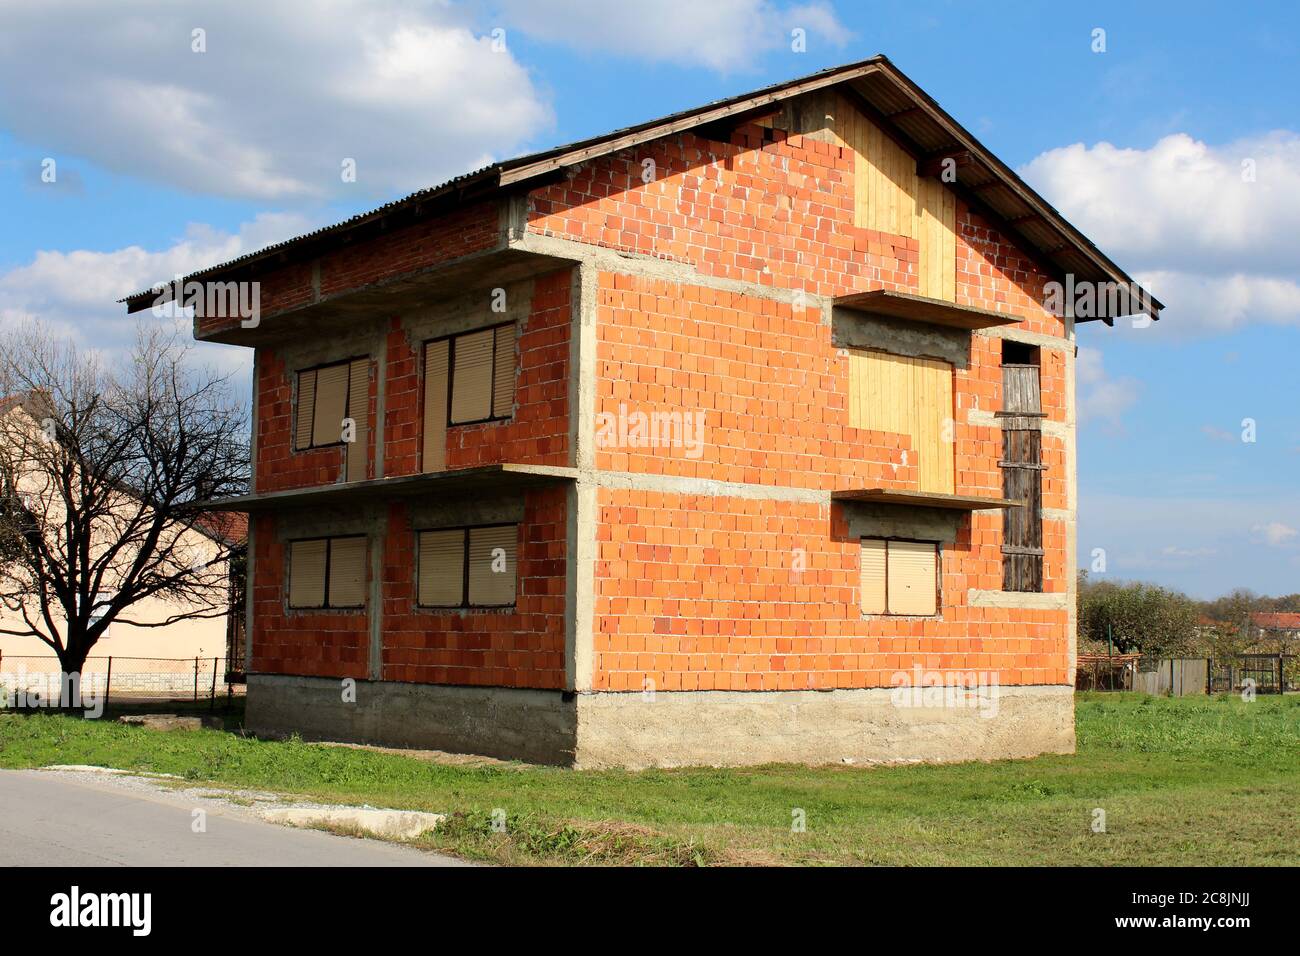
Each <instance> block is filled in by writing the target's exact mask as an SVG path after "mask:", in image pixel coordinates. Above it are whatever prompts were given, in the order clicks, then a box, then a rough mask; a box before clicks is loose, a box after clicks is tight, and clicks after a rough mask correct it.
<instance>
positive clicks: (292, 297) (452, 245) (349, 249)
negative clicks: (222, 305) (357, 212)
mask: <svg viewBox="0 0 1300 956" xmlns="http://www.w3.org/2000/svg"><path fill="white" fill-rule="evenodd" d="M500 239H501V224H500V216H499V210H498V206H497V203H496V202H484V203H479V204H478V205H474V206H468V207H466V208H464V209H460V210H456V211H454V212H451V213H449V214H447V215H446V216H442V217H440V218H436V219H429V220H425V221H423V222H418V223H415V224H413V225H410V226H404V227H402V228H400V229H394V230H393V231H392V232H388V233H384V234H383V235H381V236H378V237H377V238H372V239H369V240H367V241H365V242H362V243H354V244H349V245H345V246H342V247H340V248H338V249H335V250H333V251H330V252H327V253H325V254H324V255H323V256H321V257H320V272H319V283H320V295H321V297H322V298H325V297H328V296H331V295H336V294H337V293H339V292H343V291H346V290H347V289H350V288H353V287H356V286H365V285H371V284H373V283H375V282H381V281H383V280H385V279H392V278H395V277H397V276H401V275H404V274H407V273H411V272H416V271H418V270H420V269H425V268H428V267H429V266H434V265H437V264H438V263H441V262H449V261H451V260H453V259H458V258H460V257H461V256H466V255H469V254H470V253H473V252H481V251H483V250H485V249H491V248H492V247H493V246H495V245H497V244H498V242H499V241H500ZM313 271H314V270H313V264H312V263H311V262H294V263H289V264H288V265H284V266H280V267H279V268H274V269H268V270H266V271H265V272H259V273H257V274H256V275H254V276H253V280H255V281H257V282H259V283H260V290H259V297H260V303H259V304H260V307H261V313H262V317H263V318H265V317H267V316H271V315H274V314H276V313H277V312H282V311H284V310H285V309H292V308H296V307H299V306H303V305H306V304H308V303H310V302H311V301H312V300H313V298H314V297H315V290H314V288H313V281H314V280H313ZM238 326H239V320H238V319H237V318H235V319H228V318H216V317H214V318H207V319H203V320H202V321H200V323H199V334H200V336H203V335H210V334H212V333H214V332H216V331H219V330H224V329H230V328H237V327H238Z"/></svg>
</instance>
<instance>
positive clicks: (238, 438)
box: [0, 324, 249, 673]
mask: <svg viewBox="0 0 1300 956" xmlns="http://www.w3.org/2000/svg"><path fill="white" fill-rule="evenodd" d="M0 350H2V352H3V354H0V395H2V396H3V400H4V404H3V405H2V406H0V607H2V608H3V615H2V616H0V632H3V633H7V634H19V635H29V636H32V637H34V638H36V639H38V640H40V641H42V642H43V643H45V644H46V645H48V646H49V647H50V648H51V649H53V651H54V652H55V654H57V655H58V658H59V661H60V664H61V667H62V669H63V670H64V671H65V672H67V673H80V671H81V668H82V666H83V665H84V664H85V660H86V657H87V655H88V654H89V653H90V650H91V648H93V647H94V646H95V642H96V641H98V640H99V639H100V638H101V637H102V636H103V635H104V633H105V631H106V630H107V628H108V627H109V625H111V624H121V625H127V626H133V627H162V626H165V625H167V624H171V623H174V622H176V621H180V620H185V619H192V618H204V617H219V616H221V615H224V614H225V613H227V610H228V608H227V600H228V598H227V593H228V585H229V582H228V580H227V573H226V569H227V566H228V565H227V562H228V561H229V559H230V558H231V557H232V554H233V553H234V552H235V551H236V549H237V548H238V547H239V545H238V543H237V542H231V541H229V540H223V536H222V535H220V534H215V535H214V534H212V529H213V527H214V519H215V516H213V515H211V514H209V513H205V512H203V510H202V509H201V508H200V507H198V503H199V502H200V501H203V500H205V499H207V498H211V497H218V496H222V495H228V494H238V493H240V492H241V491H243V490H244V489H245V488H246V487H247V477H248V467H249V457H248V439H247V434H248V425H247V413H246V407H245V406H244V405H243V403H240V402H237V401H235V400H234V398H233V391H232V389H231V388H230V381H229V376H225V375H220V374H217V373H215V372H213V371H212V370H210V369H207V368H202V367H200V366H198V365H197V364H196V363H195V362H194V361H193V354H192V350H191V348H190V347H189V346H187V345H184V344H182V342H181V341H180V340H179V339H178V337H177V335H176V333H175V332H173V331H171V330H169V329H164V328H163V327H161V326H145V325H141V326H139V327H138V328H137V332H136V337H135V342H134V345H133V347H132V349H131V352H130V355H129V356H127V358H126V359H125V360H123V361H118V362H116V363H113V364H112V365H111V367H110V366H109V364H108V363H107V362H106V361H105V360H104V359H103V357H101V356H100V355H98V354H97V353H95V352H93V351H84V350H81V349H78V348H77V347H76V346H75V345H74V344H73V343H72V342H71V341H70V340H66V339H61V338H59V337H57V336H55V335H52V334H51V333H50V332H49V331H48V330H46V329H45V328H43V327H42V326H40V325H39V324H28V325H22V326H19V327H17V328H14V329H12V330H9V331H6V332H5V333H3V334H2V335H0ZM200 531H202V532H204V533H200ZM147 599H157V600H158V602H160V603H159V604H158V605H157V606H158V607H162V608H164V609H165V610H164V611H163V612H162V613H151V614H147V615H143V614H140V613H136V612H139V611H140V610H141V602H142V601H146V600H147ZM151 603H152V602H151Z"/></svg>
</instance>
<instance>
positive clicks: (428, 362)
mask: <svg viewBox="0 0 1300 956" xmlns="http://www.w3.org/2000/svg"><path fill="white" fill-rule="evenodd" d="M423 437H424V457H423V467H424V470H425V471H442V470H443V469H444V468H446V467H447V340H446V339H443V340H442V341H441V342H430V343H429V344H428V345H426V346H425V347H424V436H423Z"/></svg>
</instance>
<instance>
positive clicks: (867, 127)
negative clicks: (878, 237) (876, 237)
mask: <svg viewBox="0 0 1300 956" xmlns="http://www.w3.org/2000/svg"><path fill="white" fill-rule="evenodd" d="M834 122H835V126H834V129H835V136H836V139H837V140H838V145H841V146H846V147H848V148H849V149H852V150H853V152H854V155H855V160H854V174H853V186H854V189H853V195H854V211H853V224H854V225H855V226H858V227H860V228H863V229H874V230H877V231H879V232H887V233H890V234H892V235H895V236H906V237H907V238H909V239H916V240H917V241H918V242H919V243H920V247H921V248H920V263H919V265H918V269H917V291H918V292H919V293H920V294H921V295H925V296H930V297H931V298H934V299H943V300H944V301H946V302H955V301H956V299H957V197H956V196H955V194H954V193H953V191H952V190H951V189H949V188H948V187H947V186H945V185H944V184H943V183H942V182H941V181H940V180H938V179H933V178H930V177H927V176H920V175H918V174H917V171H916V160H915V159H914V158H913V157H912V156H911V155H910V154H909V153H908V152H907V151H906V150H904V149H903V148H902V147H901V146H899V145H898V144H897V143H896V142H894V140H893V139H892V138H890V137H889V136H887V135H886V134H885V133H884V131H883V130H881V128H880V127H879V126H877V125H876V124H875V123H873V122H871V120H869V119H868V118H867V117H865V116H863V115H862V113H860V112H859V111H858V110H857V109H856V108H855V107H854V106H853V105H852V104H851V103H850V102H849V101H848V100H846V99H844V98H843V97H837V98H836V105H835V116H834Z"/></svg>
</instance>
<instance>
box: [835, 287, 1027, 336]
mask: <svg viewBox="0 0 1300 956" xmlns="http://www.w3.org/2000/svg"><path fill="white" fill-rule="evenodd" d="M834 304H835V307H836V308H842V309H855V310H857V311H858V312H867V313H870V314H872V315H883V316H887V317H889V318H891V319H907V320H909V321H912V322H925V323H927V324H928V325H943V326H947V327H949V328H953V329H963V330H965V331H967V332H974V331H975V330H976V329H991V328H996V327H998V326H1002V325H1016V324H1018V323H1019V322H1020V321H1021V318H1020V317H1019V316H1015V315H1004V314H1003V313H1001V312H991V311H989V310H988V309H977V308H975V307H974V306H970V305H957V304H956V303H954V302H948V301H946V300H944V299H931V298H929V297H928V296H923V295H914V294H912V293H910V292H893V291H890V290H888V289H875V290H873V291H871V292H855V293H854V294H853V295H842V296H840V297H838V298H837V299H835V302H834Z"/></svg>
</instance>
